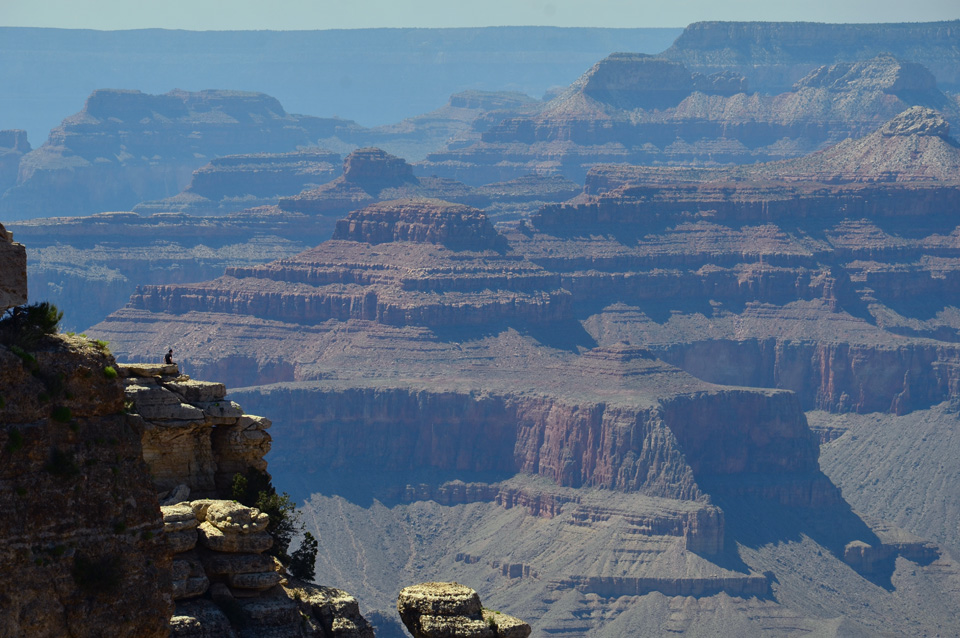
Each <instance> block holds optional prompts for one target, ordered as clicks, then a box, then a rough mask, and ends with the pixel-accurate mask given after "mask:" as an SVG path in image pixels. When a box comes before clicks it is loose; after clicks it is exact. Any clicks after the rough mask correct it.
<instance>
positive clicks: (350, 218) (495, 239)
mask: <svg viewBox="0 0 960 638" xmlns="http://www.w3.org/2000/svg"><path fill="white" fill-rule="evenodd" d="M333 239H342V240H349V241H359V242H366V243H368V244H383V243H387V242H395V241H411V242H418V243H431V244H443V245H444V246H446V247H447V248H452V249H465V250H474V251H479V250H502V249H503V248H505V241H504V239H503V237H502V236H501V235H500V234H499V233H497V231H496V230H495V229H494V228H493V224H491V223H490V221H489V220H488V219H487V217H486V215H484V214H483V213H482V212H481V211H479V210H477V209H476V208H472V207H470V206H464V205H463V204H452V203H450V202H444V201H441V200H436V199H402V200H395V201H391V202H382V203H380V204H373V205H371V206H367V207H366V208H363V209H361V210H358V211H354V212H352V213H350V214H349V215H347V217H346V219H341V220H340V221H338V222H337V228H336V230H335V231H334V233H333Z"/></svg>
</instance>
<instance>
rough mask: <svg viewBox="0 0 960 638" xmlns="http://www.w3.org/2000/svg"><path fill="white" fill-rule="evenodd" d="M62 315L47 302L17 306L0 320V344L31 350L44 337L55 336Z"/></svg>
mask: <svg viewBox="0 0 960 638" xmlns="http://www.w3.org/2000/svg"><path fill="white" fill-rule="evenodd" d="M61 319H63V313H62V312H60V311H59V310H57V307H56V306H54V305H53V304H52V303H50V302H48V301H42V302H40V303H35V304H30V305H29V306H18V307H16V308H11V309H10V310H8V311H7V313H6V315H5V316H4V317H3V318H2V319H0V343H3V344H4V345H6V346H17V347H20V348H23V349H24V350H32V349H33V348H35V347H36V346H37V344H38V343H39V342H40V339H42V338H43V337H44V336H46V335H53V334H57V331H58V330H59V328H60V320H61Z"/></svg>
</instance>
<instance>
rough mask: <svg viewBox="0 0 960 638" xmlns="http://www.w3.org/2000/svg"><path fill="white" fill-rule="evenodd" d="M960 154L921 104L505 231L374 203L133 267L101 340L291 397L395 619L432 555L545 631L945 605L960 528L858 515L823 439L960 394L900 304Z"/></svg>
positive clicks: (656, 176)
mask: <svg viewBox="0 0 960 638" xmlns="http://www.w3.org/2000/svg"><path fill="white" fill-rule="evenodd" d="M957 157H960V151H958V145H957V143H956V142H955V141H954V140H953V138H952V137H950V135H949V126H948V124H947V122H946V120H945V119H944V118H943V117H942V116H941V115H939V114H938V113H936V112H934V111H932V110H930V109H926V108H923V107H913V108H911V109H907V110H906V111H905V112H904V113H902V114H900V115H898V116H897V117H895V118H893V119H891V120H890V121H889V122H887V123H885V124H884V125H883V126H881V127H879V130H877V131H875V132H873V133H870V134H868V135H866V136H864V137H863V138H861V139H859V140H851V141H849V142H844V143H842V144H839V145H837V146H835V147H832V148H829V149H827V150H824V151H822V152H821V153H819V154H815V155H812V156H809V157H806V158H803V159H798V160H789V161H785V162H776V163H771V164H768V165H757V166H751V167H746V166H745V167H736V166H734V167H730V168H727V169H695V168H691V169H686V168H669V167H649V168H644V167H624V166H611V167H598V168H595V169H593V170H592V172H591V173H590V174H589V175H588V178H587V185H586V186H585V188H584V191H583V193H581V194H580V195H578V196H577V197H575V198H573V199H571V200H570V201H568V202H565V203H561V204H545V205H543V206H541V208H540V209H539V211H537V212H536V213H535V214H531V215H529V216H526V217H525V218H523V219H521V220H519V221H504V222H501V223H500V224H498V225H497V226H496V227H494V225H493V224H492V223H491V222H490V220H489V219H487V218H486V216H485V215H484V214H483V212H482V211H480V210H478V209H475V208H472V207H470V206H468V205H466V204H457V203H450V202H440V201H437V200H432V199H416V198H412V199H401V200H393V201H386V202H376V203H370V204H368V205H367V206H365V207H362V208H359V209H358V210H354V211H352V212H350V213H348V214H346V215H345V216H344V217H343V218H342V219H341V220H339V221H338V222H337V224H336V226H335V230H334V233H333V237H332V239H330V240H328V241H326V242H323V243H322V244H320V245H318V246H317V247H315V248H313V249H310V250H307V251H304V252H303V253H300V254H298V255H296V256H294V257H289V258H284V259H280V260H277V261H275V262H271V263H268V264H263V265H257V266H252V267H235V268H228V269H227V270H226V271H225V273H224V275H223V276H221V277H219V278H217V279H214V280H212V281H208V282H203V283H196V284H168V285H154V286H144V287H143V288H142V289H141V291H140V292H139V293H138V294H134V295H133V296H132V298H131V301H130V303H129V304H128V306H127V307H126V308H124V309H122V310H119V311H117V312H115V313H113V314H112V315H111V316H110V317H108V318H107V319H106V320H105V321H104V322H102V323H100V324H98V325H97V326H95V327H94V328H93V329H91V333H93V334H96V335H97V336H98V337H100V338H105V339H108V340H110V342H111V345H112V347H115V348H116V349H117V351H118V352H121V353H123V356H124V357H125V358H127V359H129V360H131V361H149V360H151V359H152V358H154V357H156V353H158V352H162V351H163V350H164V348H166V347H167V345H168V344H169V345H170V346H172V347H174V348H175V349H176V350H177V351H178V352H181V353H183V357H184V359H185V360H186V361H189V364H190V366H191V370H194V371H195V373H196V374H199V375H201V376H205V377H222V378H225V379H227V380H229V382H230V384H231V385H232V386H234V387H236V388H237V389H236V390H234V391H233V392H232V394H231V396H232V397H233V398H234V399H235V400H237V401H242V402H243V404H244V405H248V406H251V407H252V409H254V410H256V411H258V412H269V413H271V414H272V415H274V416H273V418H274V421H275V423H280V424H282V425H281V426H280V428H281V429H280V430H277V429H276V426H275V428H274V430H273V435H274V447H273V450H272V452H271V454H272V455H274V456H273V457H272V459H273V460H272V461H271V467H274V468H279V469H277V470H276V473H275V476H276V478H277V480H279V481H282V482H283V483H284V484H286V485H289V486H291V489H292V490H293V491H294V493H296V494H297V495H298V497H299V498H301V500H303V501H304V502H306V505H305V512H306V514H307V517H308V520H309V521H310V525H311V526H312V529H315V530H316V531H317V533H318V534H319V538H320V539H321V548H322V551H321V553H320V558H319V559H318V569H320V570H322V571H327V572H328V573H331V574H336V575H337V582H340V583H343V586H345V587H347V588H349V589H351V591H354V592H358V594H357V595H358V596H360V598H361V600H363V601H369V602H367V604H369V605H370V606H371V608H372V609H373V611H372V612H371V613H370V614H368V616H369V617H370V618H371V621H372V622H373V623H374V625H375V626H376V628H377V631H378V633H379V634H380V635H400V634H399V633H398V632H399V631H400V630H399V628H398V624H397V622H396V620H395V617H394V616H393V615H392V612H391V611H389V609H390V603H389V601H390V598H391V596H392V591H393V590H394V589H395V587H396V585H398V584H401V583H399V582H398V579H400V578H403V576H398V574H401V575H403V574H424V573H428V574H429V578H431V579H437V580H453V579H461V581H463V579H465V578H471V579H474V580H472V581H470V582H474V583H484V585H483V586H479V585H477V587H478V589H479V590H480V591H482V593H483V596H484V598H485V599H487V598H489V599H490V600H491V601H492V602H493V603H494V604H495V605H497V606H498V607H499V608H501V609H503V610H504V611H506V612H507V613H512V614H514V615H518V616H520V617H523V618H526V619H529V620H530V624H531V626H532V628H533V631H534V633H543V634H546V633H554V632H557V631H564V632H572V633H589V634H590V635H600V636H603V635H622V632H623V631H629V632H631V633H635V634H636V635H651V636H652V635H660V634H661V633H662V632H663V631H668V630H669V631H681V632H685V631H691V632H695V631H702V630H704V629H703V628H704V627H711V626H712V627H716V628H717V631H720V633H724V634H729V633H730V632H737V631H740V632H746V633H758V634H762V635H783V634H785V633H786V634H790V633H791V632H796V633H797V634H798V635H799V634H801V633H803V632H811V631H827V630H828V626H829V627H833V626H834V625H831V624H830V623H831V622H833V621H832V620H830V621H828V620H827V619H828V618H841V619H842V621H838V622H840V625H839V627H840V628H841V630H842V631H849V632H852V633H857V632H860V633H863V634H869V633H871V632H875V631H878V630H879V628H880V627H881V626H883V628H884V629H885V630H888V631H892V632H893V633H902V634H909V633H910V632H911V631H914V629H915V628H916V627H920V626H931V625H930V623H932V624H933V625H937V626H940V627H951V626H952V625H951V623H952V622H953V621H952V620H951V619H950V617H949V616H947V615H944V614H943V612H941V611H938V609H940V607H938V606H940V605H945V606H946V607H944V609H946V608H950V604H951V603H949V596H950V594H949V592H951V591H953V585H951V584H950V583H952V582H953V579H954V578H955V574H956V563H955V562H954V559H953V558H952V552H953V550H952V545H948V544H947V543H953V542H955V541H953V540H952V537H951V536H950V534H949V533H947V532H945V530H943V529H942V527H941V528H939V529H938V528H936V527H935V526H934V527H930V526H929V523H927V525H928V527H926V528H925V533H926V532H927V531H929V530H934V531H936V532H937V535H936V539H937V540H925V539H924V537H923V535H918V534H917V533H916V532H914V533H910V531H908V530H904V529H901V528H899V527H896V525H895V524H894V523H891V522H888V521H887V520H884V519H881V518H875V517H874V516H875V515H876V514H872V515H870V516H868V515H865V514H860V513H858V512H857V511H855V510H854V509H853V508H851V505H850V504H849V502H848V500H847V497H846V496H845V493H844V492H841V490H840V489H839V488H838V486H837V484H836V483H834V481H833V480H831V478H830V475H829V474H826V473H824V471H823V470H822V469H821V465H820V463H819V462H818V456H819V448H820V443H821V442H833V441H836V443H835V444H836V445H840V442H842V441H844V440H845V439H843V436H842V435H843V433H844V432H845V431H846V430H847V429H849V427H850V426H849V425H848V424H847V422H845V421H844V420H843V419H842V418H840V417H842V416H843V415H846V414H851V415H856V414H860V413H875V412H881V413H889V414H894V415H909V414H913V413H917V412H921V413H925V412H927V411H929V410H937V409H942V408H937V407H936V406H938V405H940V404H942V403H943V402H944V401H948V402H949V401H950V400H953V399H954V398H955V397H956V396H957V391H958V384H957V370H958V359H957V354H958V353H957V351H956V347H955V345H954V344H955V343H956V341H955V331H956V327H955V325H954V323H953V319H952V317H953V316H954V312H953V310H952V309H951V307H950V306H949V305H944V306H943V307H942V308H938V309H934V311H933V312H930V311H929V310H926V309H923V310H921V307H920V306H918V305H917V302H916V301H914V300H916V299H918V298H920V297H922V296H925V295H929V294H930V291H936V292H934V295H935V296H936V297H937V298H940V299H943V300H944V303H945V304H948V303H949V301H948V300H949V299H950V298H951V297H950V295H951V292H950V291H951V290H952V289H951V288H950V286H951V285H952V284H951V283H950V282H951V281H952V275H950V268H951V264H952V263H953V260H954V252H955V249H954V247H953V242H952V239H951V238H952V237H954V236H955V234H956V224H955V223H953V220H952V219H951V217H950V215H949V214H945V213H944V211H948V210H950V209H951V207H952V206H953V205H954V204H955V200H954V199H953V198H955V197H956V195H955V193H956V185H955V184H954V183H953V182H951V181H949V180H947V179H946V177H945V176H946V174H947V173H948V172H949V167H950V166H952V165H953V164H951V162H954V163H955V162H956V159H957ZM930 158H937V161H936V162H930V161H928V160H929V159H930ZM941 168H942V169H943V170H941ZM811 175H821V176H822V177H823V181H822V182H811V181H810V179H811ZM848 215H849V217H848ZM908 229H909V230H908ZM908 265H909V266H910V267H907V266H908ZM885 273H890V274H885ZM893 273H897V274H896V275H894V274H893ZM921 313H924V314H921ZM909 327H912V329H910V328H909ZM805 410H806V411H810V410H819V411H821V412H813V413H811V414H820V413H823V414H825V415H836V418H835V417H834V416H825V417H818V418H817V419H816V420H813V421H811V422H808V420H807V418H806V416H805V414H804V411H805ZM831 444H834V443H831ZM357 468H363V469H362V470H359V471H358V469H357ZM832 471H833V472H839V471H840V470H839V468H838V466H837V465H836V464H835V465H833V466H832ZM841 475H842V474H841ZM843 476H845V475H843ZM914 480H915V479H914ZM936 502H938V503H941V502H942V503H944V506H949V501H942V500H939V501H936ZM860 506H861V507H862V506H863V501H860ZM888 514H889V513H887V515H888ZM884 518H886V515H885V517H884ZM896 518H898V522H903V521H911V519H910V518H903V517H902V516H898V517H896ZM908 527H913V528H914V529H918V528H916V527H914V526H913V525H912V524H910V525H908ZM348 539H349V540H348ZM355 543H360V544H361V545H362V546H363V547H364V551H363V555H362V557H357V556H356V554H355V549H354V547H355V545H354V544H355ZM938 543H940V544H938ZM908 566H909V567H908ZM406 578H407V579H409V576H406ZM810 581H819V582H827V583H829V585H828V587H829V588H830V589H829V590H824V591H822V593H821V594H818V595H816V596H814V600H815V602H811V599H810V598H809V596H810V595H811V594H810V591H809V587H808V585H806V584H805V583H808V582H810ZM374 583H376V584H374ZM384 583H388V584H387V585H384ZM841 583H842V584H841ZM881 592H886V593H881ZM920 592H925V593H924V594H921V593H920ZM931 592H937V593H936V594H935V595H934V594H932V593H931ZM928 594H929V596H928ZM624 597H626V599H627V600H630V601H631V603H630V604H629V605H625V606H620V605H618V603H617V601H622V600H625V599H624ZM683 600H690V601H691V602H689V603H683V604H681V603H679V602H675V601H683ZM867 600H870V601H872V603H871V605H879V607H870V608H869V609H870V611H864V610H865V609H867V607H858V606H857V605H859V604H860V603H859V602H856V601H867ZM879 601H882V602H879ZM678 605H679V606H678ZM587 609H592V610H593V611H592V612H585V611H584V610H587ZM824 610H829V611H826V612H825V611H824ZM650 618H656V619H657V620H656V622H655V623H653V624H649V620H650ZM892 618H897V619H899V620H897V621H892V620H891V619H892ZM627 628H629V629H627ZM911 628H914V629H911Z"/></svg>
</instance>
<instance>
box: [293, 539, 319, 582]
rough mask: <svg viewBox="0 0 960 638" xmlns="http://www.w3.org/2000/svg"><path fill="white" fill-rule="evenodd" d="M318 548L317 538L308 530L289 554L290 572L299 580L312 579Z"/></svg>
mask: <svg viewBox="0 0 960 638" xmlns="http://www.w3.org/2000/svg"><path fill="white" fill-rule="evenodd" d="M318 549H319V544H318V543H317V539H316V538H314V537H313V534H311V533H310V532H306V533H305V534H304V535H303V540H302V541H301V542H300V547H298V548H297V551H295V552H293V554H291V555H290V573H291V574H293V575H294V577H296V578H299V579H300V580H306V581H313V577H314V574H315V573H316V563H317V550H318Z"/></svg>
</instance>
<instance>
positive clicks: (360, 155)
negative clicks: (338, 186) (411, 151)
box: [343, 148, 417, 191]
mask: <svg viewBox="0 0 960 638" xmlns="http://www.w3.org/2000/svg"><path fill="white" fill-rule="evenodd" d="M343 179H344V180H345V181H347V182H350V183H351V184H356V185H358V186H360V187H361V188H363V189H364V190H368V189H370V190H376V191H380V190H383V189H384V188H389V187H391V186H393V187H396V186H400V185H402V184H405V183H408V182H416V181H417V178H416V177H414V175H413V167H412V166H410V165H409V164H407V162H406V160H404V159H403V158H402V157H397V156H395V155H391V154H390V153H387V152H386V151H383V150H381V149H379V148H361V149H357V150H355V151H354V152H352V153H350V155H348V156H347V159H345V160H344V161H343Z"/></svg>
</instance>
